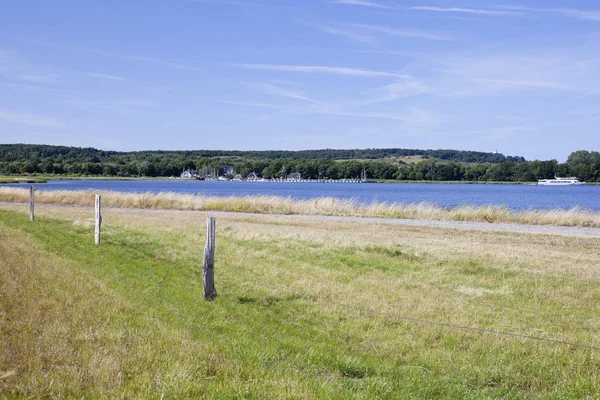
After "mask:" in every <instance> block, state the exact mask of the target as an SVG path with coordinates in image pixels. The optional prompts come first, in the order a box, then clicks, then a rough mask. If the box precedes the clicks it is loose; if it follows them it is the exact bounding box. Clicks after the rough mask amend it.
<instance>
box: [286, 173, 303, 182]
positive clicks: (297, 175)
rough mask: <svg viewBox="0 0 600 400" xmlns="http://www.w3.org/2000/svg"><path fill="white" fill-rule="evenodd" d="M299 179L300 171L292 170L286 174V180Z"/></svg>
mask: <svg viewBox="0 0 600 400" xmlns="http://www.w3.org/2000/svg"><path fill="white" fill-rule="evenodd" d="M301 179H302V174H300V172H292V173H291V174H288V176H287V180H288V181H299V180H301Z"/></svg>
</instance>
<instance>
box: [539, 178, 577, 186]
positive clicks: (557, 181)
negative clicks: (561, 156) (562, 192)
mask: <svg viewBox="0 0 600 400" xmlns="http://www.w3.org/2000/svg"><path fill="white" fill-rule="evenodd" d="M538 185H546V186H568V185H585V182H580V181H579V179H577V178H575V177H570V178H559V177H558V176H555V177H554V179H540V180H539V181H538Z"/></svg>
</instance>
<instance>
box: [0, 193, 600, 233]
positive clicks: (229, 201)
mask: <svg viewBox="0 0 600 400" xmlns="http://www.w3.org/2000/svg"><path fill="white" fill-rule="evenodd" d="M93 193H100V194H102V203H103V205H104V206H106V207H125V208H144V209H171V210H197V211H233V212H247V213H259V214H306V215H337V216H359V217H382V218H409V219H433V220H450V221H475V222H489V223H522V224H532V225H559V226H583V227H600V213H599V212H593V211H588V210H583V209H579V208H573V209H571V210H531V211H514V210H511V209H509V208H506V207H494V206H484V207H478V206H459V207H456V208H442V207H439V206H435V205H432V204H426V203H419V204H408V205H407V204H401V203H395V204H385V203H372V204H364V203H359V202H357V201H355V200H340V199H336V198H319V199H311V200H292V199H291V198H286V197H277V196H244V197H217V196H203V195H194V194H177V193H160V194H151V193H145V194H136V193H118V192H108V191H105V192H103V191H98V192H92V191H67V190H62V191H50V190H48V191H44V190H39V191H38V192H37V194H36V202H38V203H41V204H61V205H78V206H90V205H93V203H94V196H93ZM0 201H5V202H26V201H29V190H27V189H20V188H7V187H4V188H2V187H0Z"/></svg>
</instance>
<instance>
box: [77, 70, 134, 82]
mask: <svg viewBox="0 0 600 400" xmlns="http://www.w3.org/2000/svg"><path fill="white" fill-rule="evenodd" d="M86 75H87V76H91V77H92V78H100V79H108V80H111V81H122V82H127V81H129V79H126V78H123V77H120V76H116V75H109V74H101V73H98V72H87V73H86Z"/></svg>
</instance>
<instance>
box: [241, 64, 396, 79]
mask: <svg viewBox="0 0 600 400" xmlns="http://www.w3.org/2000/svg"><path fill="white" fill-rule="evenodd" d="M232 65H233V66H234V67H239V68H246V69H256V70H265V71H282V72H300V73H308V74H317V73H321V74H334V75H343V76H361V77H369V78H378V77H395V76H399V74H397V73H394V72H385V71H371V70H366V69H361V68H347V67H328V66H320V65H275V64H232Z"/></svg>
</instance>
